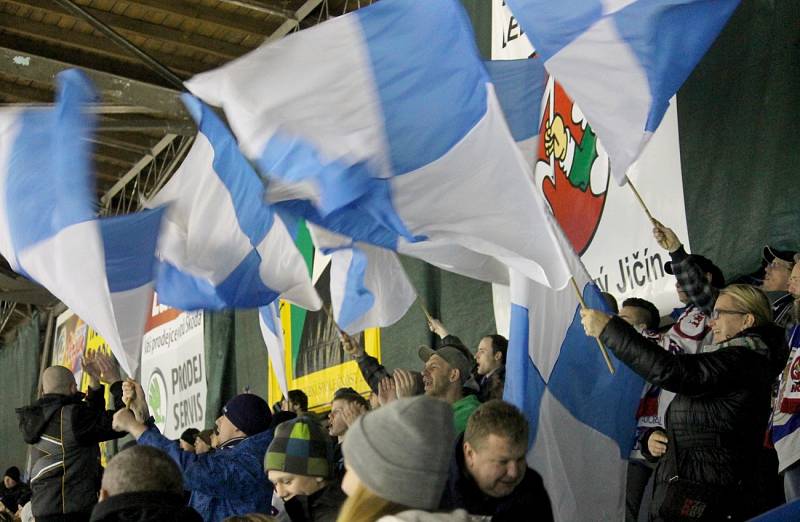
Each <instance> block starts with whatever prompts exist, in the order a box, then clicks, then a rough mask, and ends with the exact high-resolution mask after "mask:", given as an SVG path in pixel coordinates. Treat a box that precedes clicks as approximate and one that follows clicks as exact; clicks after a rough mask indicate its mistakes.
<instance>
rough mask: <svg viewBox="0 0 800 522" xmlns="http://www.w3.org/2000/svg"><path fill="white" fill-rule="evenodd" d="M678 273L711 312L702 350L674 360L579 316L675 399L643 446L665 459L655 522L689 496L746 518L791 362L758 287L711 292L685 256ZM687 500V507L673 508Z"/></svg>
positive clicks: (614, 320) (659, 471)
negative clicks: (778, 385) (775, 395)
mask: <svg viewBox="0 0 800 522" xmlns="http://www.w3.org/2000/svg"><path fill="white" fill-rule="evenodd" d="M659 227H660V225H659ZM663 229H664V230H665V231H668V232H669V233H670V234H671V235H672V237H674V233H672V231H671V230H669V229H667V228H666V227H663ZM656 237H657V239H658V234H656ZM659 242H660V243H662V246H667V248H668V250H670V251H671V252H673V253H674V252H676V251H678V250H679V249H680V250H681V251H682V250H683V249H682V247H681V246H680V242H678V241H677V238H674V241H673V243H668V242H667V241H663V242H662V241H659ZM664 243H668V244H667V245H664ZM675 243H677V246H676V245H675ZM669 247H672V248H669ZM672 268H673V270H674V272H675V275H676V277H678V280H679V282H680V283H681V285H682V286H683V288H684V289H685V290H686V291H687V294H688V295H689V298H690V299H692V302H693V303H694V304H695V305H696V306H698V307H700V308H701V309H704V310H706V313H707V314H708V315H709V316H710V321H709V324H710V326H711V329H712V333H713V339H712V344H711V345H709V346H707V347H705V348H704V349H703V352H702V353H699V354H677V355H674V354H670V353H668V352H667V351H665V350H664V349H663V348H661V347H660V346H659V345H657V344H656V343H654V342H652V341H650V340H648V339H645V338H644V337H642V336H641V335H639V334H638V333H637V332H636V330H634V329H633V328H632V327H631V326H630V325H628V324H627V323H626V322H625V321H623V320H622V319H620V318H619V317H611V316H609V315H607V314H605V313H604V312H601V311H597V310H590V309H586V310H583V311H582V312H581V320H582V322H583V326H584V329H585V330H586V333H587V335H590V336H594V337H598V338H599V339H600V340H601V341H603V342H604V343H605V344H606V346H607V347H608V348H609V349H610V350H612V351H613V352H614V354H615V355H616V356H617V357H618V358H619V359H620V360H621V361H622V362H624V363H625V364H626V365H627V366H629V367H630V368H631V369H633V370H634V371H635V372H636V373H638V374H639V375H641V376H642V377H643V378H644V379H646V380H647V381H648V382H651V383H653V384H655V385H657V386H660V387H662V388H664V389H666V390H669V391H672V392H675V393H676V396H675V399H674V400H673V401H672V404H671V405H670V406H669V409H668V410H667V414H666V432H664V431H656V432H654V433H653V434H652V436H650V437H649V439H648V440H647V441H643V445H646V446H647V449H648V450H649V453H650V454H651V455H652V456H653V457H659V459H658V466H657V468H656V472H655V473H656V475H655V486H654V489H653V497H652V501H651V504H650V514H649V517H650V520H670V519H675V518H674V517H676V516H677V515H676V513H675V511H676V509H677V510H678V511H680V508H681V507H684V508H687V509H688V510H689V511H691V510H692V506H695V507H697V506H698V505H699V504H698V503H694V504H693V503H692V502H691V501H692V500H701V501H704V502H705V503H704V504H703V505H702V506H701V507H700V511H702V509H705V508H707V511H706V512H705V513H704V514H702V513H701V516H702V517H704V518H701V519H702V520H744V519H746V518H749V517H750V516H752V515H754V514H757V513H758V512H760V511H761V510H762V506H761V505H760V499H759V494H758V491H759V486H760V484H759V483H758V482H759V479H758V476H759V473H758V466H759V458H760V456H761V454H762V451H761V448H762V447H763V443H764V435H765V432H766V428H767V424H768V420H769V416H770V410H771V395H772V394H771V391H772V384H773V382H774V381H775V378H776V377H777V375H778V373H779V372H780V371H781V369H783V366H784V363H785V362H786V358H787V356H788V348H787V346H786V343H785V340H784V334H783V330H782V329H781V328H779V327H777V326H776V325H775V324H774V323H773V322H772V308H771V307H770V303H769V299H768V298H767V296H766V294H764V292H763V291H761V290H760V289H758V288H755V287H753V286H749V285H730V286H727V287H726V288H724V289H722V290H716V289H714V288H711V287H710V284H709V283H708V281H707V279H706V278H705V277H704V275H703V273H702V271H701V270H700V268H699V267H697V266H694V265H692V260H691V259H690V258H688V256H687V255H686V254H685V252H684V254H683V256H681V255H677V256H675V255H673V256H672ZM679 487H680V488H681V489H682V491H680V490H679V489H678V488H679ZM692 488H693V489H694V490H693V489H692ZM687 490H688V493H687ZM692 496H695V497H696V498H692ZM665 500H666V502H665ZM683 500H686V501H689V502H688V503H686V502H684V503H683V505H682V506H678V507H677V508H676V506H675V502H676V501H678V502H681V501H683ZM701 504H702V502H701ZM670 514H671V515H672V516H670ZM694 514H695V515H697V512H696V511H695V512H694ZM705 517H710V518H705ZM678 519H679V518H678Z"/></svg>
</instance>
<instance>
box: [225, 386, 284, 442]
mask: <svg viewBox="0 0 800 522" xmlns="http://www.w3.org/2000/svg"><path fill="white" fill-rule="evenodd" d="M222 414H223V415H225V416H226V417H228V420H229V421H231V422H232V423H233V425H234V426H236V427H237V428H239V429H240V430H241V431H243V432H245V433H246V434H247V435H248V436H249V435H255V434H256V433H261V432H262V431H266V430H267V429H269V425H270V423H271V422H272V412H271V411H270V410H269V404H267V401H265V400H264V399H262V398H261V397H259V396H258V395H254V394H252V393H240V394H239V395H237V396H236V397H234V398H233V399H231V400H229V401H228V403H227V404H226V405H225V406H224V407H223V408H222Z"/></svg>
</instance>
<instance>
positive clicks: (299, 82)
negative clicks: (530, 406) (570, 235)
mask: <svg viewBox="0 0 800 522" xmlns="http://www.w3.org/2000/svg"><path fill="white" fill-rule="evenodd" d="M409 28H413V30H409ZM420 34H424V35H426V37H425V38H419V36H418V35H420ZM408 57H414V59H413V60H410V59H408ZM342 71H347V74H342ZM187 86H188V87H189V89H190V90H191V91H192V92H193V93H194V94H196V95H197V96H199V97H200V98H202V99H204V100H205V101H207V102H209V103H211V104H215V105H221V106H222V107H223V109H224V111H225V114H226V116H227V118H228V121H229V122H230V124H231V128H232V129H233V131H234V133H235V134H236V136H237V138H238V140H239V144H240V147H241V148H242V150H243V152H244V153H245V155H246V156H248V157H249V158H251V159H252V160H253V161H254V163H255V164H256V165H257V166H258V167H259V169H260V170H261V171H262V172H263V173H264V175H265V176H267V177H269V178H270V179H271V182H270V184H269V187H268V191H267V197H268V199H269V200H270V201H271V202H273V203H275V204H276V205H277V206H278V208H281V209H282V210H283V211H287V212H292V213H295V214H296V215H299V217H302V218H304V219H306V220H307V221H309V222H312V223H315V224H317V225H319V226H321V227H324V228H326V229H328V230H330V231H333V232H336V233H339V234H342V235H345V236H347V237H349V238H351V239H352V240H354V241H356V242H361V243H369V244H372V245H376V246H380V247H384V248H387V249H389V250H394V251H397V252H400V253H404V254H407V255H412V256H415V257H419V258H421V259H424V260H426V261H428V262H431V263H432V264H436V265H437V266H442V267H446V266H449V267H451V268H450V269H452V270H453V271H455V272H458V273H462V274H464V275H469V276H471V277H476V278H479V279H483V280H498V279H499V280H501V281H507V279H508V276H507V272H506V271H505V270H504V269H503V270H500V269H498V268H499V267H501V266H503V265H510V266H514V267H516V268H517V269H519V270H520V271H522V272H523V273H525V274H526V275H527V276H528V277H530V278H532V279H535V280H538V281H541V282H543V283H546V284H548V285H550V286H555V287H559V286H563V284H565V281H566V274H565V273H564V272H563V271H562V269H561V267H560V266H558V265H555V264H549V263H550V261H549V259H550V258H549V257H548V255H547V251H548V250H549V249H550V247H551V245H552V243H553V241H554V239H553V238H552V237H551V235H550V232H549V230H548V227H547V226H545V225H543V223H544V221H545V219H544V214H545V205H544V203H543V201H542V199H541V196H540V195H539V194H538V193H537V192H536V191H535V188H534V186H533V182H532V180H531V178H530V173H529V169H528V168H527V167H526V165H525V160H524V159H523V158H522V155H521V154H520V153H519V151H518V150H517V148H516V145H515V143H514V139H513V138H512V136H511V134H510V132H509V130H508V126H507V125H506V122H505V119H504V117H503V114H502V110H501V107H500V103H499V102H498V100H497V97H496V95H495V88H494V86H493V85H492V82H491V79H490V77H489V75H488V73H487V72H486V68H485V67H484V65H483V63H482V62H481V60H480V58H479V55H478V52H477V49H476V47H475V43H474V36H473V34H472V30H471V26H470V22H469V20H468V18H467V16H466V13H465V12H464V11H463V8H462V6H461V5H460V4H459V2H457V1H456V0H429V1H426V2H407V1H401V0H385V1H382V2H379V3H376V4H374V5H371V6H368V7H365V8H363V9H359V10H357V11H355V12H353V13H350V14H347V15H344V16H341V17H338V18H336V19H334V20H330V21H327V22H325V23H322V24H319V25H317V26H315V27H313V28H310V29H306V30H303V31H300V32H298V33H295V34H293V35H290V36H288V37H286V38H284V39H282V40H280V41H278V42H274V43H271V44H267V45H264V46H262V47H260V48H258V49H256V50H255V51H253V52H251V53H249V54H247V55H245V56H243V57H241V58H239V59H238V60H234V61H233V62H231V63H229V64H226V65H224V66H222V67H220V68H219V69H216V70H213V71H209V72H206V73H202V74H200V75H197V76H195V77H194V78H192V79H191V80H190V81H189V82H188V83H187ZM517 223H525V224H526V226H525V227H519V226H517V225H516V224H517ZM453 249H461V250H462V251H464V252H465V253H466V254H467V255H465V256H463V257H464V259H465V261H464V263H461V262H460V257H461V256H455V255H453V254H452V251H453Z"/></svg>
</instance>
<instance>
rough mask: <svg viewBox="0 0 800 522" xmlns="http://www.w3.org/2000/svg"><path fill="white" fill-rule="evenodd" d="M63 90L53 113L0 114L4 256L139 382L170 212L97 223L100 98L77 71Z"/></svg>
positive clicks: (66, 76) (65, 77) (63, 81)
mask: <svg viewBox="0 0 800 522" xmlns="http://www.w3.org/2000/svg"><path fill="white" fill-rule="evenodd" d="M58 84H59V87H58V99H57V102H56V106H55V107H54V108H52V109H29V110H22V111H14V110H11V111H4V112H1V113H0V209H2V211H0V253H2V255H3V256H4V257H5V258H6V260H8V262H9V264H10V265H11V268H12V269H14V271H16V272H18V273H20V274H22V275H24V276H26V277H28V278H30V279H32V280H34V281H36V282H38V283H39V284H41V285H42V286H44V287H45V288H47V289H48V290H49V291H50V292H51V293H52V294H53V295H55V296H56V297H58V298H59V299H60V300H61V301H62V302H63V303H64V304H65V305H66V306H67V307H69V308H70V309H71V310H73V311H74V312H75V313H76V314H77V315H78V316H80V317H81V318H82V319H83V320H84V321H86V322H87V323H88V324H90V325H91V326H92V328H94V329H95V331H97V332H98V333H99V334H100V335H102V336H103V338H104V339H105V340H106V341H107V342H108V344H109V347H110V348H111V351H112V352H113V353H114V356H115V357H116V358H117V361H119V363H120V365H121V367H122V368H123V369H124V370H125V372H127V373H128V374H129V375H134V373H135V371H136V369H137V367H138V360H139V351H140V348H141V341H142V333H143V329H144V321H145V318H146V316H147V310H148V306H149V302H150V297H151V294H152V279H153V270H154V265H155V257H154V251H155V244H156V238H157V235H158V230H159V226H160V221H161V217H162V213H163V211H162V209H156V210H151V211H149V212H144V213H140V214H133V215H130V216H123V217H117V218H110V219H98V218H97V217H96V215H95V208H96V197H95V192H94V180H93V177H92V172H93V166H92V165H91V150H90V147H89V141H88V139H89V138H90V137H91V134H92V132H93V120H92V118H91V117H90V116H89V115H88V114H87V113H85V112H84V111H83V106H84V104H86V103H88V102H90V101H92V100H93V99H94V92H93V89H92V87H91V85H90V84H89V82H88V80H87V79H86V78H85V77H84V76H83V75H82V74H81V73H79V72H78V71H75V70H69V71H65V72H63V73H60V74H59V75H58Z"/></svg>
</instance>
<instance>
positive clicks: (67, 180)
mask: <svg viewBox="0 0 800 522" xmlns="http://www.w3.org/2000/svg"><path fill="white" fill-rule="evenodd" d="M58 82H59V95H58V97H59V99H58V100H57V105H56V107H55V108H53V109H50V110H36V109H34V110H29V111H26V112H24V113H23V114H22V115H21V122H20V125H21V127H20V132H19V134H18V136H17V138H16V140H15V142H14V146H13V151H12V153H11V158H10V163H9V165H8V169H9V175H8V178H7V180H6V194H5V201H6V206H7V212H8V218H9V228H10V230H9V232H10V233H11V240H12V243H13V245H14V249H15V251H16V252H17V253H19V252H21V251H23V250H25V249H26V248H28V247H30V246H32V245H35V244H36V243H39V242H41V241H43V240H45V239H48V238H50V237H52V236H54V235H55V234H57V233H58V232H59V231H61V230H62V229H64V228H67V227H69V226H71V225H74V224H77V223H82V222H84V221H89V220H91V219H94V217H95V213H94V208H93V206H92V202H93V201H94V200H95V196H94V187H93V183H92V180H93V178H92V176H91V172H93V170H92V167H91V150H90V145H89V142H88V141H87V140H86V139H84V138H86V137H88V135H89V134H91V132H92V128H91V123H92V120H91V118H90V117H89V116H88V115H86V114H84V113H83V112H82V108H81V105H82V104H83V103H86V102H89V101H91V99H92V91H91V86H90V84H89V83H88V81H87V80H86V79H85V78H83V77H82V76H81V74H80V73H78V72H77V71H75V70H68V71H64V72H63V73H62V74H60V75H59V76H58ZM66 169H69V171H70V175H66V173H65V170H66Z"/></svg>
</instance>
